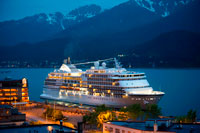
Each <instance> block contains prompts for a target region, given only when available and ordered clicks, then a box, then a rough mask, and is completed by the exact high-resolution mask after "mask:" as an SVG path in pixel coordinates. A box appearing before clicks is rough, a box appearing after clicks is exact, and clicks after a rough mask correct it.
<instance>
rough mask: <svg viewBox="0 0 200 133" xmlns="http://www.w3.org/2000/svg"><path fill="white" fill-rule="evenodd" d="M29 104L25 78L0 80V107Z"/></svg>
mask: <svg viewBox="0 0 200 133" xmlns="http://www.w3.org/2000/svg"><path fill="white" fill-rule="evenodd" d="M27 102H29V96H28V81H27V79H26V78H22V79H18V80H14V79H10V78H5V79H3V80H0V105H4V104H6V105H21V104H26V103H27Z"/></svg>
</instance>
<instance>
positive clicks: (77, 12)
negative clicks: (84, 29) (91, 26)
mask: <svg viewBox="0 0 200 133" xmlns="http://www.w3.org/2000/svg"><path fill="white" fill-rule="evenodd" d="M101 11H102V10H101V7H100V6H97V5H86V6H83V7H80V8H77V9H74V10H72V11H71V12H69V13H67V14H63V13H60V12H55V13H50V14H45V13H40V14H36V15H34V16H29V17H25V18H23V19H20V20H12V21H5V22H0V36H1V38H0V45H15V44H17V43H21V42H29V43H35V42H38V41H41V40H45V39H48V38H49V37H51V36H52V35H54V34H56V33H58V32H61V31H62V30H65V29H67V28H69V27H70V26H73V25H75V24H78V23H80V22H82V21H84V20H86V19H88V18H91V17H94V16H96V15H97V14H99V13H100V12H101Z"/></svg>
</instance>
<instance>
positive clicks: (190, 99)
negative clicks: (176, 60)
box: [0, 68, 200, 116]
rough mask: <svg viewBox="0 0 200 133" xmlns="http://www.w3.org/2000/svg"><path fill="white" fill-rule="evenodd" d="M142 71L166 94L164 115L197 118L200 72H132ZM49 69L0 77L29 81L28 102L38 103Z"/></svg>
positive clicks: (6, 73) (4, 72) (9, 71)
mask: <svg viewBox="0 0 200 133" xmlns="http://www.w3.org/2000/svg"><path fill="white" fill-rule="evenodd" d="M134 70H135V71H140V72H145V73H146V76H147V79H148V81H149V83H150V85H151V86H152V87H153V88H154V90H161V91H164V92H165V96H164V97H163V98H162V99H161V101H160V103H159V105H160V106H161V108H162V112H163V114H167V115H184V114H186V113H187V111H188V110H189V109H196V110H197V111H198V116H200V113H199V112H200V103H199V102H198V101H199V99H200V98H199V94H200V84H199V83H200V78H199V75H200V69H134ZM52 71H53V69H50V68H35V69H32V68H15V69H0V78H4V77H5V76H7V77H11V78H15V79H16V78H22V77H26V78H28V83H29V97H30V100H35V101H41V99H40V97H39V96H40V94H41V93H42V87H43V83H44V80H45V78H46V77H47V75H48V73H49V72H52Z"/></svg>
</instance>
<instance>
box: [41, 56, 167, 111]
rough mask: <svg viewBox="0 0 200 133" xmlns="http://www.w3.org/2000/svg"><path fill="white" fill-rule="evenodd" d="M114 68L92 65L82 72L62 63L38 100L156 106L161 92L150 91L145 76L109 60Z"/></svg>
mask: <svg viewBox="0 0 200 133" xmlns="http://www.w3.org/2000/svg"><path fill="white" fill-rule="evenodd" d="M113 61H114V65H115V67H114V68H108V67H107V66H106V63H105V62H102V63H101V64H100V62H99V61H96V62H94V66H92V67H91V68H90V69H87V70H85V71H83V70H81V69H77V68H76V65H75V64H71V63H70V61H68V63H66V62H65V63H63V64H62V66H61V67H60V69H58V70H54V72H51V73H49V74H48V76H47V78H46V80H45V82H44V87H43V94H41V95H40V98H41V99H44V100H53V101H62V102H68V103H78V104H83V105H92V106H98V105H102V104H105V105H106V106H108V107H114V108H121V107H127V106H129V105H132V104H140V105H141V106H142V107H145V105H146V104H157V103H158V102H159V101H160V99H161V97H162V96H163V95H164V92H161V91H154V90H153V88H152V87H151V86H150V85H149V83H148V81H147V79H146V75H145V73H141V72H134V71H128V70H126V69H125V68H122V66H121V65H120V63H119V62H118V61H117V59H116V58H113Z"/></svg>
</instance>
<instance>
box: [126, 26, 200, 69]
mask: <svg viewBox="0 0 200 133" xmlns="http://www.w3.org/2000/svg"><path fill="white" fill-rule="evenodd" d="M199 49H200V33H196V32H189V31H182V30H181V31H172V32H167V33H163V34H161V35H159V36H158V37H156V38H154V39H152V40H151V41H148V42H145V43H143V44H141V45H137V46H134V47H132V48H131V50H130V51H129V52H128V53H126V56H127V57H126V58H123V59H122V61H123V62H124V64H127V65H128V64H131V65H132V66H134V67H141V66H142V67H152V66H153V67H200V53H199Z"/></svg>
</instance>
